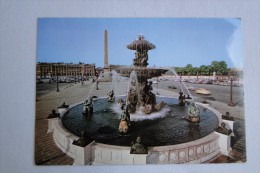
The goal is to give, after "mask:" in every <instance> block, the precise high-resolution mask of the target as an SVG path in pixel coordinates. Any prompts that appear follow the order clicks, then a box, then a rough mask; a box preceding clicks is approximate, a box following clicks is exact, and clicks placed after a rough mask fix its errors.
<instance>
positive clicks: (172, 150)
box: [49, 35, 232, 165]
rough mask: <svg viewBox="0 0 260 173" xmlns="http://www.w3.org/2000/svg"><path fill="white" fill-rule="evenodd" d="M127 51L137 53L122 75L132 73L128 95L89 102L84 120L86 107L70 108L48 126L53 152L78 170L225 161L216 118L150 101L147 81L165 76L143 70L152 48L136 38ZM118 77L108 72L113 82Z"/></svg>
mask: <svg viewBox="0 0 260 173" xmlns="http://www.w3.org/2000/svg"><path fill="white" fill-rule="evenodd" d="M127 48H129V49H131V50H135V51H136V52H135V58H134V60H133V64H134V66H135V68H127V69H125V70H127V71H131V72H130V73H129V85H128V88H127V90H126V93H127V94H126V95H116V93H117V91H116V90H115V92H110V94H109V97H108V98H107V97H103V98H101V97H100V98H97V99H95V98H94V99H93V101H92V100H90V101H91V109H92V108H93V113H88V114H86V112H88V111H87V110H89V109H88V108H87V104H88V103H90V102H86V103H85V104H84V103H83V102H81V103H76V104H74V105H70V106H69V108H67V110H66V111H63V112H61V115H60V117H61V119H59V120H58V121H57V120H56V119H57V118H56V119H55V122H53V123H50V124H51V127H50V130H49V131H54V134H53V136H54V141H55V143H56V144H57V146H58V147H59V148H60V149H61V150H62V151H64V152H65V153H66V154H68V155H69V156H71V157H72V158H74V159H75V163H74V164H79V165H82V164H158V163H185V162H189V163H203V162H207V161H209V160H211V159H212V158H214V157H216V156H217V155H219V154H220V152H221V153H224V154H227V155H228V154H229V151H230V144H229V143H228V141H230V138H229V134H225V135H226V136H224V137H223V136H221V135H219V134H218V132H214V130H216V129H217V128H220V127H219V126H220V124H221V122H222V118H221V114H220V113H219V112H218V111H217V110H215V109H213V108H211V107H205V106H204V105H202V104H199V103H194V101H192V102H187V101H184V98H180V97H179V98H171V97H168V96H160V97H159V96H155V94H154V93H153V92H152V91H153V88H152V85H151V83H149V82H148V81H147V80H148V79H149V78H152V77H157V76H159V75H161V73H162V72H163V71H166V70H167V69H165V70H162V69H149V68H146V67H147V65H148V51H149V50H151V49H154V48H155V46H154V45H153V44H151V43H149V42H148V41H146V40H144V37H143V36H142V35H140V36H139V37H138V39H137V40H135V41H134V42H133V43H131V44H129V45H128V46H127ZM121 70H122V69H121ZM123 70H124V69H123ZM118 75H119V74H117V73H115V72H113V73H112V78H113V80H115V81H117V80H118V79H117V77H118ZM90 98H92V97H90ZM118 103H120V104H118ZM83 108H84V109H83ZM82 110H83V111H84V110H85V114H82ZM187 120H188V121H187ZM126 127H127V128H126ZM222 127H223V126H222ZM222 127H221V128H222ZM231 128H232V127H231ZM224 131H225V130H224ZM122 133H123V135H122ZM79 136H81V137H80V138H79ZM84 140H85V141H84ZM134 141H136V142H134ZM223 141H226V142H224V145H223ZM133 142H134V143H133ZM83 144H84V145H83Z"/></svg>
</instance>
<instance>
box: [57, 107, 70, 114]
mask: <svg viewBox="0 0 260 173" xmlns="http://www.w3.org/2000/svg"><path fill="white" fill-rule="evenodd" d="M67 109H68V108H58V113H60V114H61V115H62V113H64V112H66V111H67Z"/></svg>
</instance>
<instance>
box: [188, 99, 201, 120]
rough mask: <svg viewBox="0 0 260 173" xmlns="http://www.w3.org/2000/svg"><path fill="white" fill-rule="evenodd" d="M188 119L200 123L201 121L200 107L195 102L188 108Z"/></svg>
mask: <svg viewBox="0 0 260 173" xmlns="http://www.w3.org/2000/svg"><path fill="white" fill-rule="evenodd" d="M188 115H189V118H188V121H189V122H192V123H198V122H200V116H199V115H200V111H199V109H198V108H197V107H196V106H195V103H194V102H191V103H190V106H189V108H188Z"/></svg>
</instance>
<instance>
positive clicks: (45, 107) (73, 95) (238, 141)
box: [35, 80, 246, 165]
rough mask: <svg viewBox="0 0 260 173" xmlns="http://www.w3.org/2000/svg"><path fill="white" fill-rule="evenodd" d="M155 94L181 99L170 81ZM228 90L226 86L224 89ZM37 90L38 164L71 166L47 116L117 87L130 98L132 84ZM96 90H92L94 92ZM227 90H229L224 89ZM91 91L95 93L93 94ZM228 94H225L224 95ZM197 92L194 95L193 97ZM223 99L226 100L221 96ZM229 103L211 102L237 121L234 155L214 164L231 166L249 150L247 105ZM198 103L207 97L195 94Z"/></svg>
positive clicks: (53, 86)
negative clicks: (49, 129) (61, 107)
mask: <svg viewBox="0 0 260 173" xmlns="http://www.w3.org/2000/svg"><path fill="white" fill-rule="evenodd" d="M170 84H173V85H175V86H177V89H169V88H168V86H169V85H170ZM153 87H154V90H153V92H154V93H159V95H162V96H168V97H175V98H176V97H178V96H179V94H178V92H179V88H178V83H169V82H168V81H167V82H166V81H160V82H159V83H158V84H154V85H153ZM209 87H212V88H213V89H212V90H213V93H212V95H214V96H215V97H216V96H217V95H218V94H215V93H214V92H216V93H219V92H218V90H219V89H218V88H215V86H213V85H209ZM223 87H226V86H223ZM36 88H37V91H36V117H35V164H36V165H71V164H72V163H73V159H72V158H70V157H69V156H67V155H66V154H64V153H63V152H62V151H61V150H60V149H59V148H58V147H57V146H56V145H55V143H54V141H53V137H52V133H47V129H48V122H47V116H48V115H49V114H50V113H51V110H52V109H56V110H57V108H58V106H60V105H61V104H62V103H63V102H66V104H69V105H70V104H73V103H77V102H81V101H85V100H86V98H87V97H88V95H89V94H90V95H92V96H97V97H100V96H106V95H107V93H108V92H109V91H111V89H112V88H113V89H114V91H115V94H116V95H126V91H127V88H128V81H127V80H125V81H120V82H118V83H116V84H113V86H112V85H111V82H99V85H98V88H99V90H96V86H95V85H94V84H93V83H91V82H90V81H85V82H84V84H81V83H76V84H74V83H63V84H59V90H60V92H56V84H55V83H52V84H48V83H47V84H37V87H36ZM91 90H92V91H91ZM224 90H225V91H226V90H227V91H228V90H229V88H226V89H224ZM90 91H91V92H90ZM225 91H222V93H223V92H224V93H225ZM237 93H238V94H235V96H234V102H237V101H238V100H241V99H242V100H243V98H241V95H240V94H239V93H240V92H237ZM193 94H194V93H192V95H193ZM221 98H223V97H221ZM224 98H225V100H220V99H219V98H216V99H208V100H207V101H208V102H209V103H210V105H211V106H212V107H214V108H215V109H217V110H218V111H219V112H221V113H222V114H225V113H226V112H227V111H229V112H230V114H231V115H232V116H233V117H234V118H235V123H234V133H235V136H236V137H235V138H233V139H232V147H233V148H232V149H233V151H232V155H231V157H226V156H224V155H221V156H219V157H218V158H216V159H215V160H213V161H212V163H229V162H244V161H246V149H245V144H246V143H245V125H244V119H245V118H244V109H243V102H240V104H236V105H235V106H234V107H230V106H228V105H227V99H228V98H229V95H227V94H225V97H224ZM194 99H195V101H202V100H203V99H204V96H200V95H197V94H194Z"/></svg>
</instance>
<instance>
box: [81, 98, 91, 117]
mask: <svg viewBox="0 0 260 173" xmlns="http://www.w3.org/2000/svg"><path fill="white" fill-rule="evenodd" d="M92 113H93V97H89V99H88V100H86V101H85V102H84V106H83V112H82V114H84V115H90V114H92Z"/></svg>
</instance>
